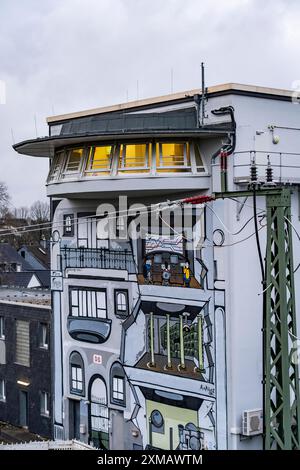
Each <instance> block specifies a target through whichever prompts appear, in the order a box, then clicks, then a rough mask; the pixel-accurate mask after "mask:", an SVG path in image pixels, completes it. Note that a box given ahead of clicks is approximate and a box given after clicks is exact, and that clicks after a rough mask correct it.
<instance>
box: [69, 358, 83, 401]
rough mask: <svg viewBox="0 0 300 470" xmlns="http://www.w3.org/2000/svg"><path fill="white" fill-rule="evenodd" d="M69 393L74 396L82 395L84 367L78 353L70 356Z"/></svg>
mask: <svg viewBox="0 0 300 470" xmlns="http://www.w3.org/2000/svg"><path fill="white" fill-rule="evenodd" d="M70 391H71V393H75V394H76V395H84V367H83V360H82V357H81V356H80V354H79V353H78V352H73V353H72V354H71V356H70Z"/></svg>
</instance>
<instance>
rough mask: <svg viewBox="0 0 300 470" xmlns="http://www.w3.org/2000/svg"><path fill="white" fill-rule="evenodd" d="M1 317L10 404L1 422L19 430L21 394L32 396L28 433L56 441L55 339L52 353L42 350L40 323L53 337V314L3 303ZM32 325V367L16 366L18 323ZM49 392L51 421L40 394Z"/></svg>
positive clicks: (2, 409) (1, 405) (2, 371)
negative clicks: (53, 393) (42, 408)
mask: <svg viewBox="0 0 300 470" xmlns="http://www.w3.org/2000/svg"><path fill="white" fill-rule="evenodd" d="M0 316H3V317H4V322H5V345H6V364H5V365H3V364H0V379H4V380H5V381H6V402H1V401H0V421H5V422H8V423H11V424H13V425H16V426H18V425H19V424H20V423H19V391H20V390H26V391H27V393H28V429H29V431H31V432H32V433H35V434H39V435H40V436H44V437H48V438H51V437H52V397H51V338H50V340H49V345H48V349H47V350H45V349H42V348H40V347H39V338H40V335H39V329H40V323H47V324H48V328H49V335H50V323H51V310H50V309H48V308H47V309H46V308H37V307H30V306H25V305H22V304H21V303H20V304H18V305H16V304H9V303H1V302H0ZM17 319H18V320H27V321H29V325H30V326H29V333H30V367H25V366H21V365H18V364H15V349H16V348H15V338H16V325H15V324H16V320H17ZM18 380H25V381H28V382H30V385H29V386H28V387H23V386H21V385H19V384H17V381H18ZM41 392H48V393H49V397H50V400H49V401H50V403H49V409H50V415H49V417H45V416H41V413H40V394H41Z"/></svg>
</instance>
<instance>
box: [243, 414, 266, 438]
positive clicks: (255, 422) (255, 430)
mask: <svg viewBox="0 0 300 470" xmlns="http://www.w3.org/2000/svg"><path fill="white" fill-rule="evenodd" d="M262 432H263V410H262V409H260V408H258V409H255V410H245V411H244V412H243V436H256V435H257V434H262Z"/></svg>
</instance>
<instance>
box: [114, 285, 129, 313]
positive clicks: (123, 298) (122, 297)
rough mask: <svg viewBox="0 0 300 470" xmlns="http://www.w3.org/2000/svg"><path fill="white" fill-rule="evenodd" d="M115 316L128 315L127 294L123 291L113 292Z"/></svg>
mask: <svg viewBox="0 0 300 470" xmlns="http://www.w3.org/2000/svg"><path fill="white" fill-rule="evenodd" d="M115 306H116V315H120V316H127V315H128V292H127V291H125V290H116V291H115Z"/></svg>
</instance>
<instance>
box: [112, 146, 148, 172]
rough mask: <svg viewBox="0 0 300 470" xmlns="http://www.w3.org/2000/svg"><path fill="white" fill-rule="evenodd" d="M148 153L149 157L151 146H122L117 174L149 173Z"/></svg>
mask: <svg viewBox="0 0 300 470" xmlns="http://www.w3.org/2000/svg"><path fill="white" fill-rule="evenodd" d="M149 153H150V155H151V144H150V145H148V144H130V145H124V144H122V145H121V147H120V157H119V168H118V171H119V172H126V173H128V172H134V171H137V170H138V172H139V173H140V172H142V171H143V170H144V171H149V168H150V167H149Z"/></svg>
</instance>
